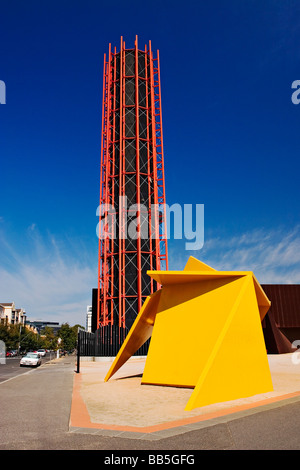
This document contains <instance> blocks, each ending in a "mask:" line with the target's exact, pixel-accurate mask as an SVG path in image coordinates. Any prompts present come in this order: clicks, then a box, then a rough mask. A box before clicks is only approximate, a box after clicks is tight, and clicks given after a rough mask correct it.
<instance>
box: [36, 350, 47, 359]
mask: <svg viewBox="0 0 300 470" xmlns="http://www.w3.org/2000/svg"><path fill="white" fill-rule="evenodd" d="M37 353H38V354H39V355H40V356H41V357H44V356H46V349H38V350H37Z"/></svg>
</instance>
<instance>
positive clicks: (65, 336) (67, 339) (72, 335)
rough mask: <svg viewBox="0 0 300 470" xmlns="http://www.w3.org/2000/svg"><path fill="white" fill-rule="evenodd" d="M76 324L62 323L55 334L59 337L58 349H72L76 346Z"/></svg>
mask: <svg viewBox="0 0 300 470" xmlns="http://www.w3.org/2000/svg"><path fill="white" fill-rule="evenodd" d="M78 326H79V325H75V326H72V327H71V326H70V325H69V324H68V323H63V324H62V325H61V327H60V329H59V330H58V332H57V336H58V337H59V338H61V344H60V349H64V350H66V351H72V350H73V349H75V347H76V342H77V332H78Z"/></svg>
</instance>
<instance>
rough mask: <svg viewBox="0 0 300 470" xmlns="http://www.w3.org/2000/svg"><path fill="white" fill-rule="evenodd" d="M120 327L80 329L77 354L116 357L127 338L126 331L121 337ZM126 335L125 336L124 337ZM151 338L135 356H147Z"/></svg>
mask: <svg viewBox="0 0 300 470" xmlns="http://www.w3.org/2000/svg"><path fill="white" fill-rule="evenodd" d="M119 334H120V333H119V328H118V327H116V328H111V327H109V328H106V327H104V328H99V329H98V330H96V331H95V333H90V332H88V331H84V330H79V331H78V341H77V354H78V356H95V357H101V356H103V357H114V356H116V355H117V354H118V352H119V349H120V347H121V345H122V343H123V341H124V339H125V333H121V335H122V337H119ZM123 336H124V337H123ZM149 342H150V340H148V341H146V343H145V344H143V346H142V347H141V348H140V349H139V350H138V351H137V352H136V353H135V356H146V355H147V352H148V348H149Z"/></svg>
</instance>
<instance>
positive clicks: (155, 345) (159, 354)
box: [142, 277, 243, 387]
mask: <svg viewBox="0 0 300 470" xmlns="http://www.w3.org/2000/svg"><path fill="white" fill-rule="evenodd" d="M242 283H243V277H240V278H236V277H232V278H226V280H224V279H212V280H209V281H207V280H205V281H203V282H198V283H195V282H193V283H190V284H177V285H176V288H174V286H169V285H168V286H166V287H163V289H162V293H161V298H160V312H159V313H158V314H157V316H156V319H155V326H154V329H153V332H152V337H151V342H150V346H149V351H148V356H147V360H146V364H145V369H144V373H143V378H142V383H152V384H160V385H174V386H184V387H194V386H195V385H196V383H197V380H198V378H199V373H200V371H201V370H202V368H203V367H204V365H205V364H206V362H207V360H208V357H209V355H210V352H211V349H212V347H213V345H214V342H215V339H216V338H217V337H218V336H219V335H220V333H221V331H222V328H223V325H224V324H225V322H226V319H227V317H228V315H229V314H230V311H231V309H232V305H233V301H234V300H233V299H235V298H236V296H237V295H238V293H239V290H240V287H241V285H242Z"/></svg>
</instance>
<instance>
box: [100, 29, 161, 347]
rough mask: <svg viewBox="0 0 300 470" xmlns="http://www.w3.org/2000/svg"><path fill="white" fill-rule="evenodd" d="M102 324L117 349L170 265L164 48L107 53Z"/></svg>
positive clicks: (102, 183) (102, 182)
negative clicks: (158, 274) (155, 273)
mask: <svg viewBox="0 0 300 470" xmlns="http://www.w3.org/2000/svg"><path fill="white" fill-rule="evenodd" d="M102 106H103V107H102V142H101V168H100V219H99V259H98V310H97V328H98V331H99V332H100V341H102V343H103V344H104V346H105V347H104V351H106V353H107V354H109V355H114V354H116V352H117V351H118V349H119V347H120V346H121V344H122V342H123V341H124V339H125V337H126V335H127V333H128V331H129V329H130V328H131V326H132V324H133V322H134V320H135V318H136V316H137V314H138V312H139V311H140V309H141V307H142V304H143V302H144V300H145V298H146V297H147V296H148V295H150V294H151V293H153V292H155V291H156V290H157V289H158V288H160V285H158V284H157V283H156V282H155V281H154V280H153V279H152V278H150V277H149V276H148V275H147V270H161V269H165V270H167V269H168V256H167V233H166V211H165V177H164V155H163V130H162V113H161V86H160V64H159V51H157V56H156V58H154V56H153V52H152V49H151V42H150V41H149V46H148V47H147V46H145V48H144V50H140V49H139V48H138V39H137V37H136V40H135V46H134V48H133V49H126V47H125V42H124V40H123V38H121V45H120V51H119V52H117V50H116V48H114V50H112V48H111V44H110V45H109V53H108V56H106V54H105V55H104V68H103V105H102Z"/></svg>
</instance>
